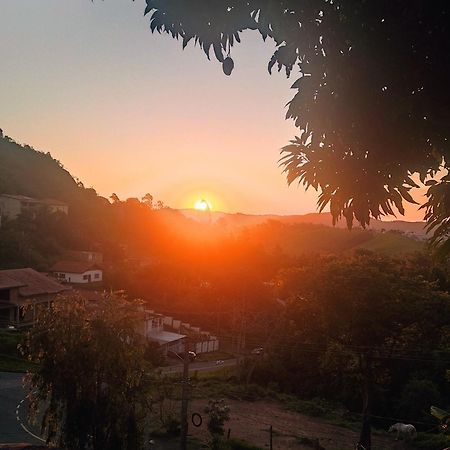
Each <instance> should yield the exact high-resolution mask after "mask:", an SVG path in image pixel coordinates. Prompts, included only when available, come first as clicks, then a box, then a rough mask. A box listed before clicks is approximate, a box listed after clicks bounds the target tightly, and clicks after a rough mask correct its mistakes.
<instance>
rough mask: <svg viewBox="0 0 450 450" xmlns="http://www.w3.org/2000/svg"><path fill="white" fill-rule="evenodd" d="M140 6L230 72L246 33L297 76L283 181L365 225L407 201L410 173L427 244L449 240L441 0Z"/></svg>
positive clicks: (449, 40)
mask: <svg viewBox="0 0 450 450" xmlns="http://www.w3.org/2000/svg"><path fill="white" fill-rule="evenodd" d="M145 13H146V14H149V17H150V27H151V30H152V31H157V32H160V33H168V34H169V35H171V36H172V37H173V38H176V39H181V40H182V45H183V48H184V47H185V46H186V45H188V43H189V42H191V41H192V42H194V43H195V44H198V45H199V46H200V48H201V49H202V50H203V51H204V52H205V53H206V55H207V56H208V58H210V55H211V54H213V55H214V57H215V58H216V59H217V60H218V61H220V62H221V63H222V64H223V69H224V72H225V73H226V74H229V73H231V71H232V70H233V67H234V62H233V61H232V59H231V54H232V47H233V45H234V44H235V43H239V42H240V36H241V34H242V32H244V31H246V30H254V31H257V32H259V34H260V35H261V36H262V38H263V39H264V40H265V39H267V38H269V39H273V41H275V43H276V50H275V52H274V54H273V55H272V58H271V59H270V61H269V63H268V70H269V71H271V70H272V68H274V67H276V68H278V70H284V71H285V72H286V75H287V76H288V77H289V76H291V75H294V76H295V77H296V78H297V79H296V80H295V81H294V83H293V85H292V88H293V89H294V90H295V91H296V93H295V95H294V97H293V98H292V100H291V101H290V102H289V104H288V109H287V118H289V119H292V120H294V121H295V124H296V126H297V127H298V128H299V130H300V131H299V133H298V136H296V137H295V138H293V139H292V141H291V142H290V144H288V145H286V146H285V147H284V148H283V149H282V158H281V164H282V166H283V167H284V170H285V172H286V173H287V180H288V182H289V183H293V182H294V181H296V182H299V183H301V184H303V185H304V186H305V187H306V188H308V187H313V188H314V189H316V190H318V191H319V199H318V207H319V209H320V210H323V209H324V208H325V207H326V206H327V205H329V206H330V210H331V212H332V215H333V220H334V221H336V220H338V219H339V218H341V217H342V216H344V217H345V219H346V220H347V224H348V226H349V227H351V226H352V224H353V222H354V221H355V220H356V221H357V222H359V223H360V224H361V225H362V226H366V225H367V224H368V223H369V221H370V218H373V217H375V218H378V217H380V216H382V215H393V214H395V213H397V212H399V213H401V214H403V213H404V201H406V202H412V203H414V202H415V200H414V199H413V197H412V196H411V193H410V192H409V191H410V190H411V188H413V187H417V184H416V182H415V181H414V180H413V179H412V178H411V175H412V174H414V173H418V174H419V175H420V179H421V181H422V182H427V183H428V186H429V188H428V193H427V195H428V201H427V203H426V204H425V205H424V208H425V213H426V214H425V218H426V219H427V220H428V225H429V227H430V229H434V230H435V234H434V238H435V242H436V243H442V242H444V241H445V240H446V239H447V233H448V232H449V230H450V224H449V220H450V217H449V216H450V214H449V210H450V177H449V176H448V175H447V174H446V171H447V168H448V160H449V153H450V142H449V134H450V130H449V128H448V120H449V116H450V112H449V108H448V105H449V102H450V87H449V84H448V83H447V81H446V77H447V73H448V71H449V68H450V67H449V66H450V60H449V58H447V57H446V56H445V55H447V54H448V53H449V50H450V32H449V25H448V24H449V16H450V4H449V3H448V2H445V1H443V0H440V1H439V0H437V1H433V2H424V1H423V0H411V1H409V2H407V3H405V2H404V1H402V0H380V1H376V2H375V1H367V0H366V1H361V0H352V1H349V0H347V1H343V0H337V1H333V0H302V1H298V0H249V1H246V2H237V1H233V0H227V1H222V0H211V1H203V0H194V1H192V2H185V1H183V0H170V1H168V0H147V7H146V10H145ZM236 64H237V65H238V62H237V63H236ZM436 175H438V178H440V179H439V181H436V180H432V179H431V178H435V177H436ZM447 245H448V246H449V247H450V244H447Z"/></svg>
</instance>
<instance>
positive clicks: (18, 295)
mask: <svg viewBox="0 0 450 450" xmlns="http://www.w3.org/2000/svg"><path fill="white" fill-rule="evenodd" d="M69 289H70V288H69V287H67V286H63V285H62V284H60V283H58V282H57V281H55V280H53V279H51V278H49V277H48V276H46V275H44V274H42V273H39V272H36V271H35V270H33V269H30V268H26V269H12V270H0V326H9V325H12V326H15V327H22V326H27V325H32V324H33V322H34V319H35V314H36V311H37V309H38V308H40V307H48V306H49V305H50V304H51V302H53V301H54V300H55V298H56V296H57V295H58V294H61V293H63V292H65V291H67V290H69Z"/></svg>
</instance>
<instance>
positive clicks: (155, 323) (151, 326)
mask: <svg viewBox="0 0 450 450" xmlns="http://www.w3.org/2000/svg"><path fill="white" fill-rule="evenodd" d="M143 331H144V335H145V336H146V338H147V339H148V340H149V341H152V342H156V343H157V344H159V346H160V348H161V350H162V353H163V354H164V355H165V356H167V353H168V352H169V351H170V352H175V353H182V352H184V351H185V350H186V335H184V334H179V333H173V332H171V331H166V330H164V316H162V315H161V314H155V313H153V312H151V311H145V321H144V330H143Z"/></svg>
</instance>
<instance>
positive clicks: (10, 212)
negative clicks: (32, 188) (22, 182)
mask: <svg viewBox="0 0 450 450" xmlns="http://www.w3.org/2000/svg"><path fill="white" fill-rule="evenodd" d="M41 208H46V209H48V210H49V211H50V212H52V213H54V212H58V211H59V212H62V213H64V214H68V213H69V206H68V205H67V203H64V202H61V201H59V200H55V199H50V198H44V199H37V198H32V197H26V196H25V195H10V194H2V195H0V217H1V218H7V219H10V220H14V219H16V218H17V216H18V215H19V214H20V213H22V212H24V211H37V210H38V209H41Z"/></svg>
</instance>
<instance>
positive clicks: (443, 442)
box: [412, 433, 450, 450]
mask: <svg viewBox="0 0 450 450" xmlns="http://www.w3.org/2000/svg"><path fill="white" fill-rule="evenodd" d="M412 446H413V447H414V448H416V449H420V450H436V449H441V448H446V447H448V446H450V437H449V436H445V435H443V434H428V433H418V435H417V438H416V439H414V441H412Z"/></svg>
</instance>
